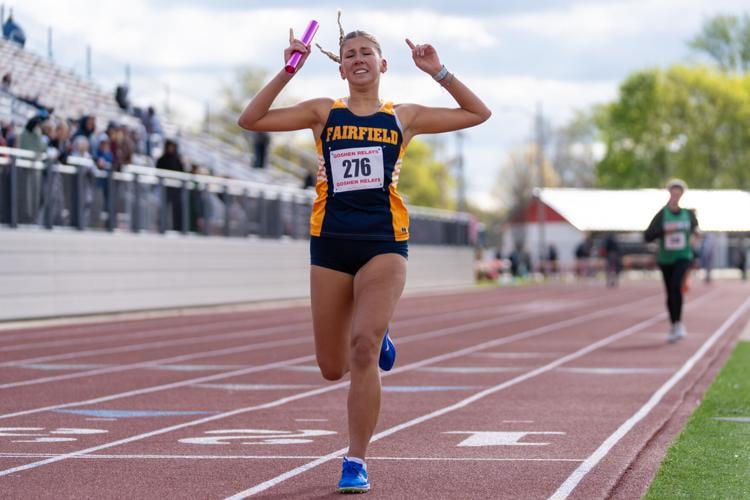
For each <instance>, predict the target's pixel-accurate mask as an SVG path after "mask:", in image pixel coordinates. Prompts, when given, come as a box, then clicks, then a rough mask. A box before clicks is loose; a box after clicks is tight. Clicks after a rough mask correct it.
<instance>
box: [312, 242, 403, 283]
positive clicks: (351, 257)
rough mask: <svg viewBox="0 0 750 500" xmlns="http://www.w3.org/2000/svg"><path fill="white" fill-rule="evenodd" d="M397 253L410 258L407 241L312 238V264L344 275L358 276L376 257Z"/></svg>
mask: <svg viewBox="0 0 750 500" xmlns="http://www.w3.org/2000/svg"><path fill="white" fill-rule="evenodd" d="M384 253H397V254H399V255H402V256H403V257H404V258H405V259H408V258H409V244H408V242H406V241H377V240H346V239H338V238H326V237H320V236H311V237H310V264H312V265H314V266H321V267H325V268H328V269H333V270H334V271H341V272H342V273H347V274H351V275H352V276H354V275H355V274H357V271H359V270H360V269H361V268H362V266H364V265H365V264H367V262H369V260H370V259H372V258H373V257H375V256H376V255H381V254H384Z"/></svg>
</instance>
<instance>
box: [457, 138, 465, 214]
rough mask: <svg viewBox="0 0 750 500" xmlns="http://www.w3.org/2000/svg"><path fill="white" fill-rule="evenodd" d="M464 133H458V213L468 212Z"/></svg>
mask: <svg viewBox="0 0 750 500" xmlns="http://www.w3.org/2000/svg"><path fill="white" fill-rule="evenodd" d="M463 140H464V133H463V132H461V131H460V130H459V131H457V132H456V171H457V174H458V175H457V177H458V211H459V212H465V211H466V182H465V179H464V148H463Z"/></svg>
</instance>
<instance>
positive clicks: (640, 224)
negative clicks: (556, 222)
mask: <svg viewBox="0 0 750 500" xmlns="http://www.w3.org/2000/svg"><path fill="white" fill-rule="evenodd" d="M540 195H541V196H540V198H541V200H542V202H543V203H544V204H545V205H547V206H548V207H550V208H552V209H553V210H555V211H556V212H557V213H559V214H560V215H561V216H562V217H563V218H564V219H565V220H566V221H568V222H569V223H570V224H571V225H572V226H573V227H575V228H576V229H578V230H579V231H584V232H585V231H628V232H629V231H643V230H645V229H646V227H648V225H649V223H650V222H651V219H652V218H653V216H654V215H655V214H656V212H657V211H658V210H659V209H660V208H661V207H663V206H664V205H665V204H666V203H667V200H668V199H669V193H668V192H667V190H666V189H632V190H604V189H568V188H551V189H542V190H541V191H540ZM680 205H681V206H683V207H685V208H692V209H695V211H696V215H697V217H698V225H699V226H700V228H701V230H702V231H711V232H720V233H727V232H748V231H750V193H748V192H745V191H739V190H730V189H727V190H701V189H688V190H687V191H686V192H685V194H684V195H683V197H682V200H681V201H680Z"/></svg>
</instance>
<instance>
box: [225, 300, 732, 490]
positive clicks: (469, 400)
mask: <svg viewBox="0 0 750 500" xmlns="http://www.w3.org/2000/svg"><path fill="white" fill-rule="evenodd" d="M716 293H717V290H714V291H712V292H709V293H707V294H706V295H703V296H702V297H700V298H698V299H696V300H694V301H693V302H692V303H693V304H695V303H698V302H702V301H704V300H705V299H707V298H708V297H710V296H712V295H715V294H716ZM628 305H629V306H631V307H632V304H628ZM606 312H607V313H609V312H610V311H609V310H607V311H606ZM664 316H665V313H660V314H657V315H656V316H652V317H651V318H649V319H647V320H644V321H641V322H639V323H637V324H635V325H633V326H631V327H629V328H626V329H625V330H621V331H619V332H617V333H615V334H613V335H610V336H609V337H605V338H604V339H601V340H599V341H596V342H594V343H592V344H589V345H588V346H586V347H584V348H582V349H579V350H578V351H575V352H574V353H572V354H569V355H567V356H563V357H561V358H558V359H557V360H555V361H553V362H551V363H548V364H546V365H544V366H542V367H540V368H537V369H535V370H532V371H530V372H528V373H525V374H523V375H519V376H518V377H516V378H513V379H510V380H508V381H506V382H503V383H501V384H499V385H496V386H494V387H491V388H489V389H486V390H484V391H481V392H478V393H476V394H474V395H472V396H470V397H468V398H466V399H463V400H461V401H459V402H457V403H455V404H453V405H450V406H447V407H444V408H441V409H439V410H435V411H434V412H431V413H428V414H425V415H422V416H421V417H417V418H414V419H412V420H409V421H407V422H404V423H402V424H399V425H396V426H394V427H391V428H390V429H386V430H384V431H381V432H379V433H377V434H375V435H374V436H373V437H372V439H371V440H370V442H371V443H372V442H375V441H378V440H380V439H383V438H384V437H387V436H390V435H391V434H395V433H396V432H399V431H401V430H403V429H407V428H409V427H413V426H415V425H417V424H421V423H423V422H426V421H428V420H432V419H434V418H436V417H439V416H442V415H445V414H446V413H450V412H453V411H455V410H458V409H462V408H465V407H466V406H468V405H470V404H471V403H474V402H475V401H478V400H480V399H482V398H484V397H486V396H489V395H491V394H494V393H496V392H499V391H502V390H504V389H507V388H508V387H512V386H514V385H516V384H519V383H521V382H524V381H526V380H529V379H531V378H533V377H536V376H537V375H541V374H543V373H546V372H549V371H551V370H553V369H555V368H557V367H558V366H560V365H562V364H565V363H567V362H569V361H572V360H574V359H577V358H579V357H581V356H584V355H586V354H588V353H590V352H592V351H594V350H596V349H599V348H600V347H604V346H606V345H608V344H611V343H612V342H615V341H617V340H620V339H622V338H625V337H627V336H629V335H632V334H633V333H636V332H638V331H641V330H643V329H644V328H648V327H649V326H651V325H652V324H654V323H656V322H657V321H660V320H661V319H662V318H663V317H664ZM347 449H348V448H341V449H339V450H336V451H334V452H331V453H329V454H328V455H324V456H322V457H320V458H318V459H316V460H313V461H312V462H309V463H307V464H304V465H301V466H299V467H296V468H294V469H292V470H289V471H287V472H285V473H282V474H279V475H278V476H276V477H274V478H271V479H269V480H267V481H264V482H262V483H260V484H257V485H255V486H253V487H251V488H248V489H246V490H244V491H241V492H239V493H235V494H234V495H232V496H230V497H227V498H226V499H225V500H240V499H243V498H247V497H250V496H252V495H255V494H257V493H261V492H263V491H266V490H268V489H270V488H272V487H274V486H276V485H277V484H280V483H282V482H284V481H286V480H287V479H291V478H293V477H295V476H298V475H300V474H302V473H304V472H307V471H308V470H311V469H314V468H315V467H317V466H318V465H321V464H324V463H326V462H328V461H330V460H333V459H335V458H338V457H340V456H342V455H343V454H344V453H345V452H346V451H347Z"/></svg>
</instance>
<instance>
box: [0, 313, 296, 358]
mask: <svg viewBox="0 0 750 500" xmlns="http://www.w3.org/2000/svg"><path fill="white" fill-rule="evenodd" d="M269 323H270V321H269ZM306 323H309V321H299V322H298V324H300V325H301V324H306ZM247 324H248V320H247V319H245V320H241V319H231V320H223V321H221V320H220V321H215V322H211V323H209V322H206V323H200V324H197V325H196V324H194V323H193V324H188V325H181V326H171V327H166V328H165V327H161V328H150V329H148V330H141V331H138V332H136V333H128V332H119V333H114V334H106V335H100V336H96V335H91V336H89V337H75V338H71V339H65V340H47V341H43V342H29V343H26V344H13V345H10V346H3V347H0V352H12V351H25V350H31V349H43V348H47V347H63V346H71V345H90V344H101V343H103V342H108V341H110V340H119V341H123V340H128V341H130V340H135V339H143V338H150V337H169V336H173V335H185V334H189V333H192V332H204V331H206V330H215V329H222V328H235V327H236V328H243V327H246V326H247ZM99 328H100V329H101V328H106V325H100V326H99ZM5 340H7V339H4V338H2V337H0V341H5Z"/></svg>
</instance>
